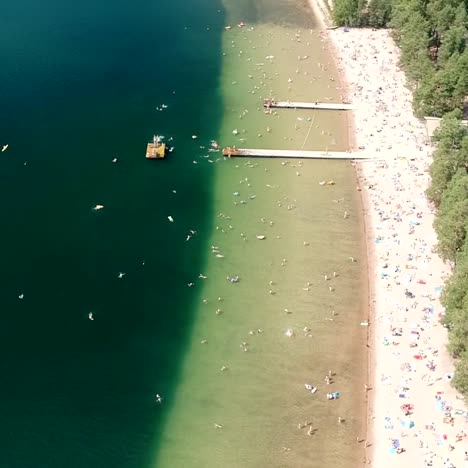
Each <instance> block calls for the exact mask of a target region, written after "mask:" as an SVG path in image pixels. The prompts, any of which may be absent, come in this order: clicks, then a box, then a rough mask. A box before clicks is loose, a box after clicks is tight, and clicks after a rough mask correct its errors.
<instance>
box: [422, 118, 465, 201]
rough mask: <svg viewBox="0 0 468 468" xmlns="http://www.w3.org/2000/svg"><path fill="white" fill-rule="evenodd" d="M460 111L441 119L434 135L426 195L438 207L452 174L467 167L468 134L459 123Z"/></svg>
mask: <svg viewBox="0 0 468 468" xmlns="http://www.w3.org/2000/svg"><path fill="white" fill-rule="evenodd" d="M460 115H461V111H460V110H458V109H457V111H454V112H452V113H450V114H447V116H446V117H444V118H443V119H442V123H441V126H440V127H439V129H438V130H437V131H436V133H435V135H434V140H435V141H436V142H438V145H437V149H436V151H435V152H434V155H433V161H432V165H431V168H430V174H431V184H430V186H429V188H428V189H427V192H426V193H427V196H428V197H429V199H430V200H431V201H432V202H433V203H434V204H435V205H436V207H438V206H439V205H440V204H441V202H442V198H443V195H444V192H445V190H446V189H447V187H448V185H449V183H450V182H451V180H452V178H453V177H454V175H455V174H456V173H457V171H458V170H459V169H463V170H465V171H466V169H467V167H468V136H467V132H466V128H464V127H463V126H462V125H461V120H460V119H459V118H457V117H460Z"/></svg>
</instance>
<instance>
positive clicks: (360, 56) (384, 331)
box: [322, 29, 468, 468]
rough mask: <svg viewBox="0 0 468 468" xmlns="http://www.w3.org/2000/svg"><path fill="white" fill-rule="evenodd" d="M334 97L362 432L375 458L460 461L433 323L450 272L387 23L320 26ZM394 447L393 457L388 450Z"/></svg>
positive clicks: (464, 419)
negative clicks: (355, 195) (356, 230)
mask: <svg viewBox="0 0 468 468" xmlns="http://www.w3.org/2000/svg"><path fill="white" fill-rule="evenodd" d="M322 39H323V40H324V41H327V40H331V45H332V46H333V48H334V49H335V52H336V55H337V60H338V67H339V71H340V74H342V75H343V76H345V77H346V86H347V89H345V88H344V87H343V88H342V89H341V90H342V92H343V98H345V97H347V98H349V99H350V100H351V101H352V102H353V104H354V105H355V106H356V111H355V114H354V117H355V120H354V124H355V135H356V142H355V143H356V147H359V148H360V149H361V151H365V152H366V153H368V154H370V155H372V156H373V157H375V160H373V161H367V162H361V163H359V164H358V165H357V173H358V179H359V185H358V187H357V189H358V190H362V192H363V200H364V210H365V219H366V226H367V242H368V252H369V257H370V258H369V263H370V270H371V271H370V275H371V297H370V299H371V315H370V323H369V325H370V335H369V336H370V339H369V346H370V350H371V360H370V362H371V365H370V376H369V377H370V379H372V381H373V384H372V386H371V388H372V391H371V392H368V396H369V408H368V418H369V433H368V436H367V443H366V447H368V449H367V453H366V460H365V462H366V464H368V465H369V466H375V467H376V468H384V467H393V466H396V465H397V464H398V466H402V467H403V466H412V467H417V466H430V467H444V468H449V467H452V468H460V467H466V466H468V452H467V449H468V437H467V433H468V412H467V410H466V405H465V403H464V401H463V398H462V397H461V396H460V395H458V394H457V393H456V392H455V390H454V389H453V387H452V386H451V384H450V381H451V379H452V378H453V375H454V370H453V362H452V361H451V359H450V357H449V355H448V352H447V350H446V343H447V332H446V330H445V328H444V327H443V326H442V325H441V323H440V318H441V316H442V315H443V313H444V310H443V308H442V306H441V304H440V302H439V295H440V292H441V288H442V286H443V284H444V281H445V280H446V278H447V277H448V275H449V273H450V272H449V270H448V268H447V267H446V266H445V265H444V264H443V263H442V261H441V260H440V258H439V257H438V255H437V253H436V252H435V246H436V243H437V239H436V237H435V233H434V230H433V228H432V223H433V219H434V211H433V208H432V207H431V206H430V205H429V203H428V201H427V198H426V196H425V190H426V188H427V186H428V182H429V174H428V169H429V166H430V164H431V152H432V151H433V147H432V146H431V143H430V139H429V137H428V135H427V131H426V128H425V125H424V123H423V122H421V121H420V120H418V119H416V118H415V117H414V115H413V112H412V102H411V94H410V91H409V90H408V89H407V87H406V84H405V76H404V73H403V71H402V70H400V68H399V62H398V60H399V53H398V49H397V47H396V46H395V44H394V42H393V40H392V38H391V36H390V32H389V31H386V30H379V31H371V30H368V29H367V30H366V29H364V30H354V29H351V30H348V31H344V30H343V29H338V30H334V31H329V32H328V35H327V36H325V35H323V36H322ZM395 457H398V459H396V458H395Z"/></svg>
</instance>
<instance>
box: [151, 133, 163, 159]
mask: <svg viewBox="0 0 468 468" xmlns="http://www.w3.org/2000/svg"><path fill="white" fill-rule="evenodd" d="M165 157H166V144H165V143H161V140H160V138H159V137H158V135H154V136H153V141H151V142H149V143H148V144H147V145H146V159H164V158H165Z"/></svg>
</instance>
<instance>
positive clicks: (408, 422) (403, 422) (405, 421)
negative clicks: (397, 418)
mask: <svg viewBox="0 0 468 468" xmlns="http://www.w3.org/2000/svg"><path fill="white" fill-rule="evenodd" d="M401 425H402V426H403V427H406V428H408V429H411V428H413V427H414V422H413V421H411V419H402V420H401Z"/></svg>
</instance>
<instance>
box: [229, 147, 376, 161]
mask: <svg viewBox="0 0 468 468" xmlns="http://www.w3.org/2000/svg"><path fill="white" fill-rule="evenodd" d="M223 156H227V157H229V158H230V157H249V156H250V157H255V158H296V159H351V160H353V159H373V158H372V156H369V155H366V154H365V153H363V152H360V151H359V152H347V151H299V150H275V149H242V148H230V147H227V148H224V149H223Z"/></svg>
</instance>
